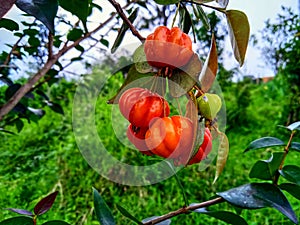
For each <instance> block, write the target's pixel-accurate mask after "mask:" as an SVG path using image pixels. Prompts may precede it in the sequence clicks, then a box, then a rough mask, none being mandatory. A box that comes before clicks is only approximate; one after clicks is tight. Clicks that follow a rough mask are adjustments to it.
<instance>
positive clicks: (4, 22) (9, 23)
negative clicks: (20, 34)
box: [0, 18, 19, 31]
mask: <svg viewBox="0 0 300 225" xmlns="http://www.w3.org/2000/svg"><path fill="white" fill-rule="evenodd" d="M0 28H5V29H6V30H10V31H14V30H19V24H18V23H16V22H15V21H13V20H10V19H6V18H2V19H0Z"/></svg>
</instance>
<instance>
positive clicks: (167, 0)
mask: <svg viewBox="0 0 300 225" xmlns="http://www.w3.org/2000/svg"><path fill="white" fill-rule="evenodd" d="M154 1H155V2H156V3H157V4H160V5H171V4H176V3H178V2H180V0H154Z"/></svg>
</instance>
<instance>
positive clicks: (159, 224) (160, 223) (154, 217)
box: [142, 216, 171, 225]
mask: <svg viewBox="0 0 300 225" xmlns="http://www.w3.org/2000/svg"><path fill="white" fill-rule="evenodd" d="M156 218H159V216H152V217H149V218H146V219H143V220H142V223H146V222H149V221H150V220H154V219H156ZM170 224H171V220H170V219H168V220H164V221H162V222H159V223H156V225H170Z"/></svg>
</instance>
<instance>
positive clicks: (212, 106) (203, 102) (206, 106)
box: [197, 93, 222, 120]
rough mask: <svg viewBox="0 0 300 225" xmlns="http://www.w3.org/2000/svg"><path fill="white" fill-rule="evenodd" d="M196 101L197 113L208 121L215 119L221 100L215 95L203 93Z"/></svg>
mask: <svg viewBox="0 0 300 225" xmlns="http://www.w3.org/2000/svg"><path fill="white" fill-rule="evenodd" d="M197 101H198V110H199V113H200V114H201V116H203V117H204V118H206V119H209V120H212V119H214V118H215V117H216V115H217V113H218V112H219V111H220V109H221V106H222V100H221V98H220V97H219V96H218V95H216V94H209V93H205V94H203V95H201V96H200V97H199V98H198V99H197Z"/></svg>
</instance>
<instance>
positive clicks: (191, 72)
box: [169, 54, 202, 98]
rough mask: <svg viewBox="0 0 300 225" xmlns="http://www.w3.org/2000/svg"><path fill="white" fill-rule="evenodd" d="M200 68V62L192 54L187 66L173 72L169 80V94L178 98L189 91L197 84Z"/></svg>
mask: <svg viewBox="0 0 300 225" xmlns="http://www.w3.org/2000/svg"><path fill="white" fill-rule="evenodd" d="M201 68H202V62H201V61H200V59H199V57H198V55H197V54H194V55H193V56H192V58H191V60H190V61H189V63H188V64H187V65H185V66H184V67H183V68H181V70H176V71H174V72H173V74H172V76H171V77H170V78H169V80H170V81H172V82H169V86H170V94H171V95H172V96H173V97H175V98H178V97H180V96H182V95H185V94H186V93H187V92H188V91H190V90H191V89H192V88H193V86H194V85H195V84H196V83H197V80H198V77H199V74H200V71H201Z"/></svg>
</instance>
